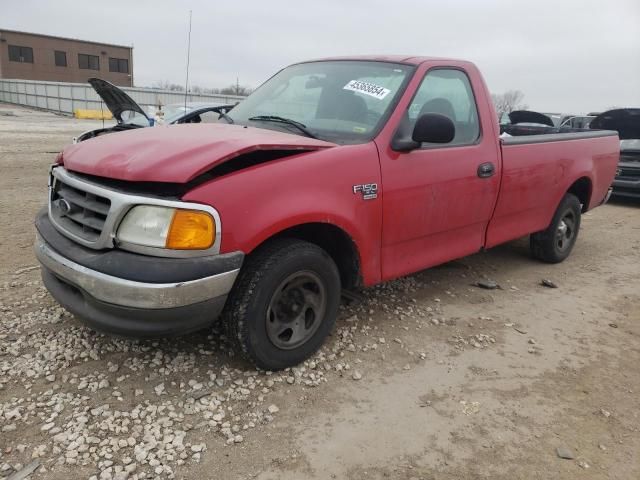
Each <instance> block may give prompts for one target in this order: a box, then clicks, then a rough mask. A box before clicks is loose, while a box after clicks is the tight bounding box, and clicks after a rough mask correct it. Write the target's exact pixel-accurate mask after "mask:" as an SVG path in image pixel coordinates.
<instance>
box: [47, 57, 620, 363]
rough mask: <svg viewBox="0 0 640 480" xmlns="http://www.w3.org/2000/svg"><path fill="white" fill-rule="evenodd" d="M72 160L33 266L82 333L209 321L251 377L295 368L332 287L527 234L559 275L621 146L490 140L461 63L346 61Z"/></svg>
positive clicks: (331, 306)
mask: <svg viewBox="0 0 640 480" xmlns="http://www.w3.org/2000/svg"><path fill="white" fill-rule="evenodd" d="M225 118H226V121H227V122H229V123H228V124H222V123H216V124H199V125H169V126H159V127H154V128H141V129H136V130H134V131H127V132H123V133H120V134H118V135H105V136H102V137H99V138H96V139H94V140H92V141H89V142H82V143H80V144H77V145H70V146H68V147H66V148H65V149H64V150H63V151H62V152H61V153H60V154H59V155H58V157H57V160H56V162H55V164H54V165H53V166H52V168H51V174H50V179H49V186H50V187H49V204H48V207H47V208H44V209H43V210H42V211H41V212H40V213H39V214H38V215H37V218H36V228H37V232H38V233H37V239H36V243H35V251H36V255H37V257H38V260H39V261H40V263H41V265H42V276H43V280H44V283H45V285H46V287H47V288H48V290H49V292H50V293H51V294H52V295H53V296H54V297H55V298H56V299H57V301H58V302H59V303H60V304H62V305H63V306H64V307H65V308H67V309H68V310H69V311H70V312H72V313H73V314H75V315H76V316H77V317H78V318H80V319H83V320H84V321H85V322H86V323H87V324H88V325H90V326H92V327H94V328H96V329H99V330H103V331H107V332H113V333H116V334H124V335H136V336H156V335H166V334H178V333H186V332H189V331H192V330H196V329H200V328H204V327H207V326H209V325H211V324H212V322H213V321H214V319H215V318H216V317H218V316H219V315H222V322H223V325H224V327H225V329H226V332H227V335H228V338H229V339H230V340H231V341H232V342H234V343H235V345H236V348H237V349H238V351H240V352H242V353H243V354H245V355H246V356H247V357H248V358H249V359H251V360H252V361H253V362H255V364H256V365H258V366H259V367H261V368H264V369H281V368H285V367H288V366H291V365H295V364H297V363H299V362H301V361H302V360H304V359H306V358H308V357H309V356H310V355H311V354H312V353H313V352H314V351H316V350H317V349H318V348H319V347H320V346H321V345H322V343H323V341H324V339H325V338H326V336H327V335H328V334H329V332H330V331H331V329H332V327H333V325H334V323H335V320H336V316H337V314H338V306H339V303H340V295H341V290H342V289H348V288H352V287H355V286H370V285H374V284H377V283H380V282H384V281H387V280H391V279H393V278H397V277H400V276H403V275H407V274H410V273H412V272H416V271H419V270H422V269H425V268H428V267H431V266H433V265H438V264H441V263H444V262H447V261H450V260H453V259H456V258H459V257H463V256H465V255H470V254H473V253H476V252H478V251H480V250H482V249H487V248H491V247H494V246H496V245H499V244H501V243H504V242H508V241H510V240H513V239H516V238H519V237H522V236H524V235H530V239H531V240H530V242H531V250H532V253H533V255H534V256H535V257H536V258H538V259H540V260H542V261H545V262H550V263H556V262H561V261H563V260H564V259H565V258H567V257H568V256H569V254H570V252H571V250H572V249H573V247H574V245H575V243H576V238H577V236H578V231H579V229H580V218H581V214H582V213H583V212H586V211H588V210H590V209H592V208H595V207H597V206H598V205H601V204H602V203H603V202H605V201H606V200H607V194H608V189H609V186H610V184H611V181H612V180H613V177H614V174H615V169H616V165H617V163H618V155H619V145H618V137H617V135H616V133H615V132H609V131H597V132H596V131H587V132H584V131H582V132H577V133H561V134H552V135H548V134H547V131H548V130H547V128H548V127H544V128H542V127H541V128H538V129H537V130H536V129H535V128H534V127H529V134H528V135H526V136H519V135H518V134H517V132H514V136H512V137H509V138H505V139H499V138H498V135H499V128H498V124H497V121H496V113H495V110H494V109H493V106H492V103H491V99H490V96H489V92H488V90H487V88H486V86H485V83H484V80H483V79H482V76H481V74H480V72H479V71H478V69H477V68H476V67H475V66H474V65H473V64H472V63H470V62H465V61H458V60H443V59H434V58H425V57H399V56H395V57H394V56H384V57H353V58H339V59H326V60H316V61H309V62H303V63H298V64H295V65H291V66H289V67H287V68H285V69H283V70H281V71H280V72H279V73H277V74H276V75H274V76H273V77H271V78H270V79H269V80H268V81H267V82H266V83H264V84H263V85H262V86H261V87H260V88H259V89H257V90H256V91H255V92H254V93H253V94H252V95H250V96H249V97H248V98H247V99H245V100H244V101H243V102H242V103H240V104H239V105H238V106H236V107H235V108H234V109H233V110H232V111H231V112H229V114H228V115H227V117H225Z"/></svg>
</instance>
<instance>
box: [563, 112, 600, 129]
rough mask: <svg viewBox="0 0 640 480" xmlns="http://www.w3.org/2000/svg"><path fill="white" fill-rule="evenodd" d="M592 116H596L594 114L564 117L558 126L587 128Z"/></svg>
mask: <svg viewBox="0 0 640 480" xmlns="http://www.w3.org/2000/svg"><path fill="white" fill-rule="evenodd" d="M594 118H596V117H595V116H594V115H573V116H570V117H567V118H566V119H564V120H563V121H562V124H561V125H560V127H563V128H589V124H590V123H591V121H592V120H593V119H594Z"/></svg>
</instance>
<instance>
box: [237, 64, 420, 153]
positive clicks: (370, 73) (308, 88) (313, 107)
mask: <svg viewBox="0 0 640 480" xmlns="http://www.w3.org/2000/svg"><path fill="white" fill-rule="evenodd" d="M412 71H413V67H411V66H408V65H400V64H396V63H385V62H366V61H327V62H310V63H302V64H298V65H292V66H290V67H288V68H285V69H284V70H282V71H280V72H279V73H277V74H276V75H275V76H273V77H272V78H271V79H269V80H268V81H267V82H266V83H264V84H263V85H262V86H261V87H260V88H259V89H258V90H256V91H255V92H254V93H253V94H252V95H250V96H249V97H248V98H247V99H245V100H243V101H242V103H240V104H239V105H237V106H236V107H235V108H234V109H233V110H231V111H230V112H229V114H228V115H229V116H230V117H231V118H232V119H233V121H234V122H235V123H239V124H243V125H251V126H254V127H259V128H271V129H278V130H281V131H282V130H284V131H287V132H290V133H294V134H299V135H304V133H303V132H302V131H301V130H300V129H299V128H297V127H295V126H294V125H291V124H288V123H284V122H282V121H279V122H278V121H273V120H274V119H273V118H272V119H271V120H269V119H265V118H262V119H253V120H252V118H254V117H260V116H269V117H281V119H288V120H293V121H294V122H299V123H300V124H302V125H303V126H304V127H306V130H307V131H308V132H309V133H311V134H312V135H313V136H314V137H317V138H320V139H323V140H327V141H331V142H336V143H362V142H367V141H369V140H371V139H372V138H373V137H374V136H375V135H376V134H377V133H378V131H379V130H380V128H381V127H382V125H383V124H384V121H385V120H386V118H387V116H388V115H389V114H390V113H391V109H392V107H393V105H394V104H395V102H396V100H397V99H398V98H399V94H400V93H401V92H402V90H403V89H404V86H405V84H406V82H407V81H408V79H409V73H411V72H412Z"/></svg>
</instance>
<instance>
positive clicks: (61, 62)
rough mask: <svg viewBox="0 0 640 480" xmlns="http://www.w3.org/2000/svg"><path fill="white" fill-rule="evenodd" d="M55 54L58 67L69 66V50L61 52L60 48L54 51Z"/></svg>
mask: <svg viewBox="0 0 640 480" xmlns="http://www.w3.org/2000/svg"><path fill="white" fill-rule="evenodd" d="M53 56H54V57H55V60H56V67H66V66H67V52H61V51H60V50H56V51H54V52H53Z"/></svg>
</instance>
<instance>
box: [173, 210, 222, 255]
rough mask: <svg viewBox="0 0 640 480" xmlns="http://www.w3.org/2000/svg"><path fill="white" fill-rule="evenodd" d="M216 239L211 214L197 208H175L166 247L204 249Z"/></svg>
mask: <svg viewBox="0 0 640 480" xmlns="http://www.w3.org/2000/svg"><path fill="white" fill-rule="evenodd" d="M215 240H216V227H215V223H214V222H213V218H211V215H209V214H208V213H205V212H199V211H197V210H179V209H178V210H176V211H175V213H174V214H173V219H172V220H171V226H170V227H169V233H168V234H167V241H166V244H165V247H166V248H172V249H174V250H205V249H207V248H209V247H211V245H213V242H215Z"/></svg>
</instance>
